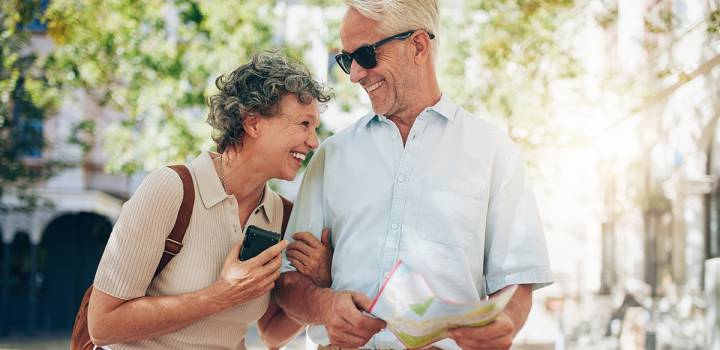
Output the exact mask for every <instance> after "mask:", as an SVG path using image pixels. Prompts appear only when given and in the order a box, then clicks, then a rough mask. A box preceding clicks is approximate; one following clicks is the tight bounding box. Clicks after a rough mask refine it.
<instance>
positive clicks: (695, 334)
mask: <svg viewBox="0 0 720 350" xmlns="http://www.w3.org/2000/svg"><path fill="white" fill-rule="evenodd" d="M718 10H720V4H718V3H717V2H713V1H692V0H672V1H635V0H620V1H618V3H617V20H616V21H609V23H608V25H607V26H606V27H605V35H606V38H607V39H606V40H607V41H606V44H607V45H606V47H607V48H608V50H607V55H608V57H607V60H606V62H607V65H606V67H605V69H606V70H607V71H608V73H609V74H620V75H626V76H629V77H631V78H632V80H633V81H634V85H633V86H630V87H628V93H629V94H631V93H633V92H637V93H639V96H641V97H642V99H641V101H640V102H639V103H630V104H629V106H628V107H629V108H628V110H627V113H628V116H627V117H626V118H625V119H623V120H621V121H620V123H619V124H617V125H614V126H613V128H614V129H616V130H622V129H624V130H626V131H627V132H624V133H623V132H622V131H619V132H618V134H624V135H626V136H629V137H630V138H632V140H631V141H630V144H632V145H633V146H634V147H636V148H637V149H638V150H639V152H638V154H637V156H636V157H635V158H634V159H633V160H632V161H630V162H625V163H622V164H616V166H619V167H621V168H623V169H621V170H620V171H618V172H616V173H615V174H614V175H615V176H614V177H613V176H611V177H609V179H608V180H607V181H606V182H605V184H604V191H605V196H606V198H605V201H604V205H605V215H604V217H605V220H604V222H602V229H601V231H602V249H603V254H602V261H603V264H602V273H601V286H600V290H599V292H600V294H601V295H602V294H606V295H607V294H614V295H617V294H620V295H632V296H633V297H634V298H637V299H639V302H638V303H637V304H639V305H635V306H636V307H638V308H640V309H645V310H647V318H648V319H647V320H646V322H644V325H645V326H644V328H643V329H642V330H639V331H638V333H640V336H639V338H640V339H641V346H644V348H646V349H655V348H668V347H669V348H689V349H694V348H704V347H705V346H708V347H709V346H710V344H711V342H714V343H713V344H715V345H714V346H716V347H720V344H719V343H718V341H719V336H718V333H717V331H718V330H717V318H715V321H712V320H710V318H711V317H710V315H711V314H713V312H714V315H717V311H716V310H717V309H718V307H720V300H718V298H717V286H718V281H717V279H718V273H717V271H718V267H717V264H718V259H717V258H718V257H720V205H719V204H720V202H719V201H718V198H720V197H719V195H720V190H718V174H720V156H718V153H720V141H718V138H719V137H720V133H719V132H718V124H717V120H718V117H720V99H719V98H718V97H719V96H720V35H718V32H717V28H718V27H717V19H716V18H717V15H718ZM621 99H622V97H621ZM628 183H630V184H634V187H633V186H630V187H631V188H630V189H629V188H628V186H627V184H628ZM627 197H630V198H631V199H630V201H631V202H632V205H631V206H629V207H628V206H627V205H624V204H623V203H621V202H622V201H623V200H627V199H626V198H627ZM710 271H715V272H714V274H713V273H706V272H710ZM713 288H715V291H712V289H713ZM713 293H715V295H716V296H715V297H713V296H712V294H713ZM616 300H627V298H624V297H623V298H616ZM620 309H621V308H620V307H618V309H617V310H620ZM713 310H715V311H713ZM623 311H624V310H623ZM705 314H707V316H708V319H707V320H706V321H703V320H704V317H703V315H705ZM714 317H717V316H714ZM608 332H609V333H613V332H615V333H618V332H620V329H619V328H618V330H616V331H613V330H611V329H609V330H608ZM713 332H714V333H713ZM615 335H617V336H620V335H619V334H615ZM638 344H640V343H636V344H635V345H638ZM623 348H624V347H623Z"/></svg>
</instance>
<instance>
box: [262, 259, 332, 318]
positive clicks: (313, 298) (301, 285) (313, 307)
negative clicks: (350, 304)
mask: <svg viewBox="0 0 720 350" xmlns="http://www.w3.org/2000/svg"><path fill="white" fill-rule="evenodd" d="M333 297H334V292H333V291H332V289H330V288H320V287H318V286H316V285H315V284H314V283H313V282H312V281H311V280H310V279H309V278H307V277H306V276H305V275H303V274H301V273H299V272H294V271H291V272H285V273H283V274H281V275H280V278H279V279H278V281H277V287H276V290H275V300H276V301H277V303H278V305H280V307H281V308H282V309H283V310H285V313H286V314H287V315H288V316H290V318H292V319H293V320H295V321H297V322H299V323H301V324H324V323H325V320H326V319H327V318H328V313H329V310H330V308H331V306H332V301H333Z"/></svg>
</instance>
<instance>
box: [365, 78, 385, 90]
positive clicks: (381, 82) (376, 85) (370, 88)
mask: <svg viewBox="0 0 720 350" xmlns="http://www.w3.org/2000/svg"><path fill="white" fill-rule="evenodd" d="M384 82H385V81H384V80H380V81H378V82H377V83H375V84H372V85H370V86H368V87H366V88H365V90H367V92H373V91H375V90H376V89H377V88H379V87H380V86H382V84H383V83H384Z"/></svg>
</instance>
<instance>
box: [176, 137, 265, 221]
mask: <svg viewBox="0 0 720 350" xmlns="http://www.w3.org/2000/svg"><path fill="white" fill-rule="evenodd" d="M214 155H215V156H217V153H215V154H214ZM190 168H191V169H192V172H193V174H194V175H195V182H196V183H197V187H198V193H199V194H200V200H201V201H202V203H203V205H204V206H205V208H206V209H210V208H212V207H213V206H215V205H217V204H218V203H220V202H222V201H224V200H225V199H227V198H229V197H230V196H231V195H229V194H227V193H225V189H224V188H223V186H222V183H221V182H220V177H219V176H218V174H217V171H215V164H214V163H213V157H212V156H211V152H207V151H205V152H202V153H201V154H200V155H199V156H198V157H197V158H195V159H194V160H193V161H192V162H190ZM271 191H272V190H271V189H270V187H269V186H268V185H267V184H265V192H264V194H263V198H262V200H261V201H260V204H259V205H258V206H257V208H255V209H254V210H253V213H255V212H256V211H257V210H258V209H260V210H262V212H263V216H264V218H265V220H266V221H268V222H270V215H269V214H268V213H273V211H274V210H275V203H274V201H273V196H272V192H271Z"/></svg>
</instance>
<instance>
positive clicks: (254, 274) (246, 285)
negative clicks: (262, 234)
mask: <svg viewBox="0 0 720 350" xmlns="http://www.w3.org/2000/svg"><path fill="white" fill-rule="evenodd" d="M241 245H242V242H238V243H237V244H235V245H234V246H233V247H232V249H230V252H229V253H228V255H227V256H226V257H225V263H224V264H223V267H222V270H221V271H220V277H219V278H218V280H217V282H215V284H216V285H219V287H220V290H221V293H220V294H219V295H218V299H217V300H218V301H220V302H222V303H226V304H229V305H228V307H232V306H235V305H240V304H243V303H246V302H248V301H250V300H253V299H255V298H258V297H260V296H262V295H264V294H265V293H268V292H270V290H272V289H273V287H275V280H277V279H278V277H280V265H281V264H282V257H281V256H280V253H281V252H282V251H283V249H285V248H286V247H287V245H288V243H287V241H280V242H279V243H278V244H275V245H273V246H272V247H270V248H268V249H267V250H265V251H264V252H262V253H260V254H258V255H257V256H256V257H254V258H252V259H249V260H246V261H240V259H239V258H238V256H239V254H240V246H241Z"/></svg>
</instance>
